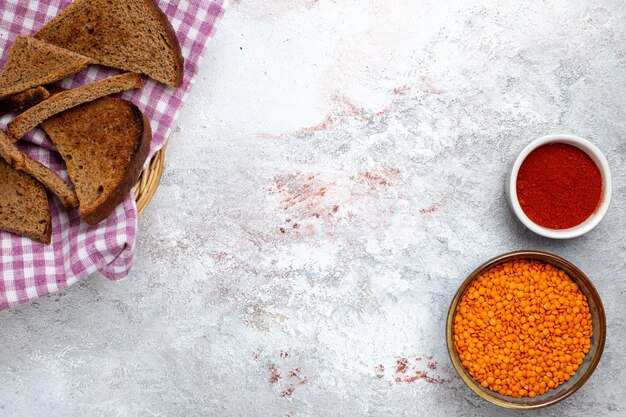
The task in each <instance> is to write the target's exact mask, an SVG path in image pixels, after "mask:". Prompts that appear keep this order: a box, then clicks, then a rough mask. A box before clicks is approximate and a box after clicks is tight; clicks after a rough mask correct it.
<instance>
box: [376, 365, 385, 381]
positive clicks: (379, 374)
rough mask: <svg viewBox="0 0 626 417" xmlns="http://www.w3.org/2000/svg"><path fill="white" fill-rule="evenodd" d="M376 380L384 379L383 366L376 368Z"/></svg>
mask: <svg viewBox="0 0 626 417" xmlns="http://www.w3.org/2000/svg"><path fill="white" fill-rule="evenodd" d="M376 371H377V372H376V378H384V377H385V365H383V364H380V365H378V366H377V367H376Z"/></svg>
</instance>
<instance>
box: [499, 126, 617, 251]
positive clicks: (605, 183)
mask: <svg viewBox="0 0 626 417" xmlns="http://www.w3.org/2000/svg"><path fill="white" fill-rule="evenodd" d="M548 143H565V144H568V145H573V146H575V147H577V148H578V149H580V150H582V151H583V152H585V153H586V154H587V155H589V157H590V158H591V159H592V160H593V162H595V164H596V165H597V166H598V169H599V170H600V174H602V197H601V201H600V205H599V207H598V209H597V210H596V211H595V212H594V213H593V214H592V215H591V216H590V217H589V218H588V219H587V220H585V221H584V222H582V223H581V224H579V225H577V226H574V227H571V228H569V229H559V230H557V229H548V228H546V227H543V226H539V225H538V224H537V223H535V222H533V221H532V220H530V219H529V218H528V216H527V215H526V213H524V210H522V206H520V204H519V200H518V199H517V174H518V173H519V169H520V166H522V162H524V159H526V157H527V156H528V154H530V153H531V152H532V151H534V150H535V149H537V148H538V147H540V146H542V145H545V144H548ZM612 188H613V182H612V179H611V170H610V168H609V162H608V161H607V160H606V157H605V156H604V155H603V154H602V152H600V149H598V148H597V147H596V146H595V145H594V144H593V143H591V142H589V141H588V140H586V139H583V138H580V137H578V136H573V135H548V136H543V137H541V138H539V139H536V140H534V141H532V142H531V143H529V144H528V146H526V147H525V148H524V149H523V150H522V152H520V154H519V155H518V156H517V159H515V163H513V168H512V169H511V172H510V173H509V175H508V177H507V180H506V192H507V195H508V197H509V203H510V204H511V207H512V208H513V211H514V212H515V215H516V216H517V218H518V219H519V220H520V221H521V222H522V223H523V224H524V226H526V227H528V228H529V229H530V230H532V231H533V232H535V233H537V234H539V235H541V236H545V237H549V238H552V239H570V238H573V237H578V236H581V235H584V234H585V233H587V232H588V231H590V230H592V229H593V228H594V227H596V226H597V225H598V223H600V221H601V220H602V218H603V217H604V215H605V214H606V212H607V210H608V209H609V204H610V203H611V193H612Z"/></svg>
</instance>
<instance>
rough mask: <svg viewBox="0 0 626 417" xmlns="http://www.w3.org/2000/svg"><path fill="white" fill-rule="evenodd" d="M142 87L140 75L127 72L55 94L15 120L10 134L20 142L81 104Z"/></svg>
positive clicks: (10, 125)
mask: <svg viewBox="0 0 626 417" xmlns="http://www.w3.org/2000/svg"><path fill="white" fill-rule="evenodd" d="M142 86H143V83H142V81H141V76H140V75H139V74H135V73H132V72H127V73H125V74H121V75H118V76H115V77H111V78H105V79H104V80H100V81H96V82H93V83H90V84H87V85H83V86H81V87H78V88H74V89H72V90H67V91H64V92H60V93H58V94H54V95H53V96H52V97H50V98H49V99H47V100H45V101H44V102H42V103H39V104H38V105H36V106H35V107H31V108H30V109H28V110H26V111H25V112H24V113H22V114H20V115H19V116H17V117H16V118H15V119H13V120H12V121H11V122H10V123H9V134H10V135H11V136H12V137H13V138H14V140H18V139H19V138H21V137H22V136H24V134H25V133H26V132H28V131H29V130H31V129H32V128H34V127H35V126H37V125H38V124H39V123H41V122H43V121H44V120H46V119H47V118H49V117H51V116H53V115H55V114H57V113H61V112H62V111H65V110H67V109H70V108H72V107H75V106H78V105H79V104H83V103H86V102H89V101H92V100H95V99H97V98H100V97H104V96H108V95H109V94H113V93H119V92H121V91H125V90H130V89H133V88H141V87H142Z"/></svg>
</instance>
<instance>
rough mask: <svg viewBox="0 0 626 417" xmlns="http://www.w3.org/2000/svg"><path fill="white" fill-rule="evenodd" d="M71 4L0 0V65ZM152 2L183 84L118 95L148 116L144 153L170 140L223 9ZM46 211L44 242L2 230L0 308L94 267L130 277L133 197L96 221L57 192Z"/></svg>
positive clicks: (47, 146) (152, 85) (37, 135)
mask: <svg viewBox="0 0 626 417" xmlns="http://www.w3.org/2000/svg"><path fill="white" fill-rule="evenodd" d="M70 3H71V1H70V0H30V1H24V0H0V53H1V54H2V58H0V66H3V65H4V63H5V62H6V59H7V53H6V51H7V48H8V47H9V46H11V45H12V44H13V42H14V40H15V37H16V35H18V34H25V35H30V34H33V33H34V32H36V31H37V30H38V29H39V28H40V27H41V26H42V25H43V24H44V23H45V22H47V21H48V20H49V19H50V18H52V17H53V16H56V15H57V14H58V13H59V11H61V10H62V9H64V8H65V7H66V6H67V5H69V4H70ZM156 3H157V4H158V6H159V7H160V8H161V10H163V12H164V13H165V14H166V15H167V16H168V18H169V20H170V22H171V23H172V26H173V27H174V30H175V31H176V35H177V36H178V40H179V42H180V46H181V49H182V53H183V57H184V58H185V78H184V81H183V85H182V87H180V88H178V89H175V88H172V87H167V86H164V85H162V84H159V83H157V82H154V81H152V80H147V79H146V82H145V86H144V87H143V88H142V89H141V90H135V91H129V92H125V93H123V94H121V95H120V96H121V97H123V98H126V99H129V100H131V101H132V102H134V103H135V104H136V105H137V106H138V107H139V108H140V109H141V110H142V111H143V112H144V113H145V114H146V116H147V117H148V119H149V120H150V121H151V126H152V132H153V138H152V145H151V149H150V156H152V155H154V153H155V152H156V151H157V150H159V149H160V148H161V147H162V146H163V145H164V144H165V142H166V140H167V138H168V137H169V135H170V132H171V129H172V126H173V123H174V121H175V120H176V117H177V115H178V112H179V110H180V108H181V107H182V104H183V101H184V100H185V97H186V95H187V93H188V91H189V88H190V87H191V84H192V82H193V79H194V76H195V75H196V73H197V72H198V65H199V62H200V59H201V57H202V53H203V52H204V48H205V45H206V43H207V41H208V39H209V38H211V37H212V35H213V33H214V31H215V26H216V24H217V22H218V21H219V19H220V17H221V16H222V14H223V0H180V1H178V0H176V1H163V0H157V1H156ZM120 72H121V71H117V70H114V69H109V68H104V67H96V66H92V67H89V68H88V69H87V70H85V71H83V72H81V73H79V74H76V75H75V76H73V77H71V78H68V79H66V80H64V81H63V83H62V86H63V87H65V88H73V87H76V86H79V85H83V84H85V83H88V82H92V81H96V80H99V79H102V78H105V77H109V76H112V75H116V74H119V73H120ZM9 120H10V117H9V116H4V117H2V118H1V119H0V123H1V127H2V128H3V129H5V130H6V123H7V122H8V121H9ZM25 139H26V143H24V142H25V141H22V142H21V143H24V144H23V145H21V147H22V149H23V150H24V151H25V152H27V153H28V154H29V155H30V156H31V157H32V158H34V159H36V160H38V161H40V162H42V163H44V164H45V165H47V166H49V167H51V168H52V169H54V170H56V171H57V172H58V173H59V174H60V175H61V176H62V177H63V178H65V179H66V180H67V179H68V178H67V172H66V171H65V169H64V166H63V163H62V160H61V158H60V157H59V156H58V154H57V153H56V152H54V148H53V146H52V145H51V143H50V142H49V140H48V139H47V138H46V136H45V134H44V133H43V131H41V130H40V129H39V128H38V129H35V130H34V131H32V132H30V133H29V134H28V135H27V136H26V137H25ZM49 195H50V194H49ZM51 211H52V243H51V244H50V245H49V246H46V245H42V244H39V243H36V242H33V241H31V240H29V239H26V238H20V237H17V236H15V235H12V234H10V233H6V232H0V310H3V309H7V308H9V307H12V306H15V305H18V304H21V303H24V302H28V301H32V300H34V299H37V298H40V297H43V296H45V295H47V294H50V293H52V292H55V291H58V290H60V289H61V288H64V287H67V286H68V285H71V284H73V283H75V282H77V281H78V280H80V279H82V278H85V277H87V276H89V275H90V274H92V273H94V272H95V271H100V272H101V273H102V275H104V276H105V277H107V278H109V279H111V280H119V279H122V278H124V277H126V276H127V275H128V272H129V271H130V268H131V266H132V263H133V255H134V252H135V238H136V235H137V209H136V207H135V200H134V198H133V197H132V195H130V194H129V195H128V197H127V198H126V200H124V203H123V204H121V205H120V206H119V207H117V209H116V210H115V211H114V212H113V213H112V214H111V216H110V217H109V218H108V219H107V220H105V221H103V222H102V223H100V224H98V225H97V226H88V225H87V224H85V223H84V222H82V221H81V219H80V216H79V215H78V212H77V211H76V210H72V211H67V210H66V209H65V208H64V207H63V206H62V205H61V203H60V202H59V200H58V199H57V198H56V197H52V198H51Z"/></svg>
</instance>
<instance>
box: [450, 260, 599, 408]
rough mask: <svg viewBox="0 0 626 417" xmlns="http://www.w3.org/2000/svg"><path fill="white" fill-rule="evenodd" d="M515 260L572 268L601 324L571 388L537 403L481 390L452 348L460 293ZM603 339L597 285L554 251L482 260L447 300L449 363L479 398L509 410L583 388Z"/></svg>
mask: <svg viewBox="0 0 626 417" xmlns="http://www.w3.org/2000/svg"><path fill="white" fill-rule="evenodd" d="M516 259H530V260H539V261H542V262H547V263H550V264H552V265H554V266H556V267H558V268H559V269H567V270H570V271H572V272H573V273H574V274H569V273H568V275H570V277H571V278H572V279H573V280H574V281H583V282H584V283H585V287H587V288H588V289H589V290H590V294H589V293H587V292H588V291H587V290H586V288H583V286H580V287H581V291H583V293H584V294H585V296H586V297H587V298H590V297H591V298H593V301H594V302H595V304H596V307H597V309H596V310H597V311H596V313H597V315H598V323H599V324H600V325H599V329H597V331H598V348H597V350H596V351H595V352H594V355H593V357H592V358H591V362H590V365H589V368H588V369H587V371H586V372H585V373H584V374H582V375H581V376H580V377H579V379H578V380H577V381H576V382H575V383H574V384H573V385H572V386H571V387H570V388H568V389H567V390H566V391H564V392H563V393H562V394H561V395H559V396H558V397H555V398H553V399H551V400H548V401H545V402H541V403H536V404H518V403H514V402H511V401H506V400H503V399H500V398H497V397H495V396H493V395H490V394H489V393H488V392H486V391H483V390H482V389H481V388H478V385H477V383H476V381H475V380H474V378H472V376H471V375H470V374H469V373H468V372H467V370H466V369H465V366H463V364H462V363H461V359H460V358H459V355H458V353H457V351H456V349H455V347H454V334H453V333H454V314H455V313H456V308H457V307H458V303H459V301H460V299H461V297H462V296H463V294H464V293H465V290H466V289H467V288H468V287H469V286H470V285H471V283H472V282H473V281H474V280H475V279H476V278H478V277H479V276H480V274H482V273H483V272H485V271H486V270H487V269H489V268H491V267H492V266H495V265H497V264H500V263H502V262H507V261H512V260H516ZM566 272H567V271H566ZM572 275H575V276H572ZM594 333H595V329H594ZM605 339H606V316H605V313H604V306H603V305H602V300H601V298H600V294H598V291H597V290H596V287H595V286H594V285H593V283H592V282H591V280H590V279H589V277H587V275H586V274H585V273H584V272H582V271H581V270H580V269H579V268H578V267H577V266H576V265H574V264H572V263H571V262H569V261H568V260H566V259H564V258H562V257H560V256H558V255H555V254H553V253H550V252H544V251H538V250H519V251H513V252H507V253H504V254H502V255H499V256H496V257H495V258H492V259H490V260H488V261H487V262H485V263H483V264H482V265H480V266H479V267H478V268H476V269H475V270H474V271H473V272H472V273H471V274H469V276H468V277H467V278H466V279H465V280H464V281H463V283H462V284H461V286H460V287H459V289H458V290H457V292H456V294H455V295H454V298H453V299H452V302H451V303H450V308H449V310H448V318H447V320H446V343H447V347H448V354H449V355H450V360H451V361H452V365H453V366H454V369H455V370H456V372H457V373H458V374H459V376H460V377H461V379H462V380H463V382H464V383H465V385H467V386H468V387H469V389H471V390H472V392H474V393H475V394H477V395H478V396H479V397H481V398H482V399H484V400H486V401H489V402H490V403H492V404H495V405H497V406H500V407H503V408H507V409H511V410H532V409H538V408H544V407H548V406H550V405H553V404H556V403H558V402H560V401H563V400H564V399H566V398H567V397H569V396H570V395H572V394H573V393H575V392H576V391H578V389H580V387H582V386H583V385H584V384H585V382H587V380H588V379H589V377H591V375H592V374H593V372H594V371H595V369H596V367H597V366H598V363H599V362H600V358H601V357H602V352H603V351H604V343H605Z"/></svg>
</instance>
